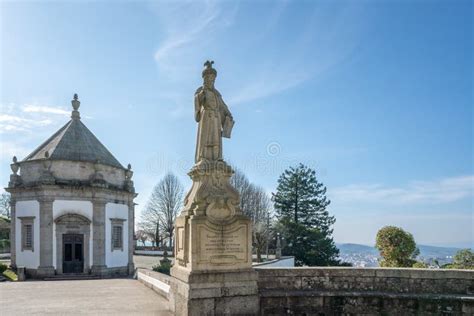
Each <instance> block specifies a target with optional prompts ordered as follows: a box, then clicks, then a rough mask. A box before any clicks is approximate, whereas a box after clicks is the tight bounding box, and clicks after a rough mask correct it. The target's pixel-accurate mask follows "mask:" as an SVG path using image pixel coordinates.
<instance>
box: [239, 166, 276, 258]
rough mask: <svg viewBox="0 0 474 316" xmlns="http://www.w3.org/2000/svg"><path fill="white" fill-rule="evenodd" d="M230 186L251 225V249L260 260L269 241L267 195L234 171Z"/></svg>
mask: <svg viewBox="0 0 474 316" xmlns="http://www.w3.org/2000/svg"><path fill="white" fill-rule="evenodd" d="M231 184H232V185H233V186H234V187H235V188H236V189H237V191H239V194H240V207H241V209H242V212H243V213H244V214H245V215H247V216H248V217H250V219H251V220H252V225H253V248H254V250H255V252H256V253H257V261H258V262H260V261H261V260H262V252H263V251H264V250H265V249H266V247H267V245H268V240H269V239H270V234H271V229H270V217H271V210H272V204H271V200H270V197H269V195H268V194H267V193H266V192H265V190H264V189H263V188H261V187H259V186H256V185H254V184H252V183H251V182H250V181H249V180H248V178H247V176H246V175H245V174H244V173H243V172H242V171H240V170H238V169H236V171H235V173H234V175H233V176H232V178H231Z"/></svg>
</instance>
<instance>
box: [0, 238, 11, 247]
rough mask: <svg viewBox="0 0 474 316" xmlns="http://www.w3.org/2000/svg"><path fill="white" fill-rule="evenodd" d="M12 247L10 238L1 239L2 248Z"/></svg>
mask: <svg viewBox="0 0 474 316" xmlns="http://www.w3.org/2000/svg"><path fill="white" fill-rule="evenodd" d="M7 248H10V239H0V249H7Z"/></svg>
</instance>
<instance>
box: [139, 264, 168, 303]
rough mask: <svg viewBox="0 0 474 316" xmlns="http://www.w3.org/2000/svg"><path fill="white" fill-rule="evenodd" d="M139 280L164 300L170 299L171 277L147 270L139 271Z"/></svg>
mask: <svg viewBox="0 0 474 316" xmlns="http://www.w3.org/2000/svg"><path fill="white" fill-rule="evenodd" d="M137 280H138V281H140V282H142V283H143V284H144V285H145V286H147V287H149V288H151V289H152V290H153V291H155V292H156V293H158V294H159V295H161V296H163V297H164V298H166V299H168V300H169V299H170V282H171V277H170V276H168V275H166V274H163V273H159V272H155V271H151V270H147V269H137Z"/></svg>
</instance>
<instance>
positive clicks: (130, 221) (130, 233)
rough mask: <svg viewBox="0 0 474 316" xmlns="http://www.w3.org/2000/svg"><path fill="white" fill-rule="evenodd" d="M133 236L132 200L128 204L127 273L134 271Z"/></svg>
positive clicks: (133, 215) (133, 213)
mask: <svg viewBox="0 0 474 316" xmlns="http://www.w3.org/2000/svg"><path fill="white" fill-rule="evenodd" d="M134 236H135V203H133V200H132V201H131V202H130V204H129V205H128V274H130V275H132V274H133V273H134V272H135V265H134V264H133V252H134V250H135V243H134Z"/></svg>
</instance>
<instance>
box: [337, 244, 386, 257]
mask: <svg viewBox="0 0 474 316" xmlns="http://www.w3.org/2000/svg"><path fill="white" fill-rule="evenodd" d="M336 247H337V248H339V252H340V253H341V254H343V253H344V254H353V253H359V254H362V253H370V254H373V255H378V253H379V252H378V251H377V249H375V247H371V246H367V245H361V244H336Z"/></svg>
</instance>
